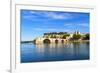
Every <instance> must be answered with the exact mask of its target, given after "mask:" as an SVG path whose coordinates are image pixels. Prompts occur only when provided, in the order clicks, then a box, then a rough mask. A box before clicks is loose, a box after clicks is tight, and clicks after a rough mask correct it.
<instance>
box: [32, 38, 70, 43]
mask: <svg viewBox="0 0 100 73" xmlns="http://www.w3.org/2000/svg"><path fill="white" fill-rule="evenodd" d="M68 40H69V39H68V38H66V39H61V38H37V39H35V40H34V43H35V44H43V43H66V42H67V41H68Z"/></svg>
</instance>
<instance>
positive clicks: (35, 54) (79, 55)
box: [21, 42, 89, 63]
mask: <svg viewBox="0 0 100 73" xmlns="http://www.w3.org/2000/svg"><path fill="white" fill-rule="evenodd" d="M25 50H26V51H25ZM87 59H89V42H68V43H58V44H56V43H55V44H54V43H53V44H51V43H48V44H46V43H45V44H21V62H22V63H26V62H45V61H63V60H87Z"/></svg>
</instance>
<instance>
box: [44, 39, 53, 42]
mask: <svg viewBox="0 0 100 73" xmlns="http://www.w3.org/2000/svg"><path fill="white" fill-rule="evenodd" d="M43 43H51V41H50V39H44V40H43Z"/></svg>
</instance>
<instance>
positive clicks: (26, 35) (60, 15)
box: [21, 10, 90, 41]
mask: <svg viewBox="0 0 100 73" xmlns="http://www.w3.org/2000/svg"><path fill="white" fill-rule="evenodd" d="M89 19H90V14H89V13H82V12H54V11H36V10H21V40H22V41H29V40H33V39H35V38H37V37H42V36H43V34H44V33H46V32H69V33H73V32H74V31H76V30H78V31H80V32H81V33H89Z"/></svg>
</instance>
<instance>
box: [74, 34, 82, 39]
mask: <svg viewBox="0 0 100 73" xmlns="http://www.w3.org/2000/svg"><path fill="white" fill-rule="evenodd" d="M80 38H81V35H80V34H73V39H74V40H78V39H80Z"/></svg>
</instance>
